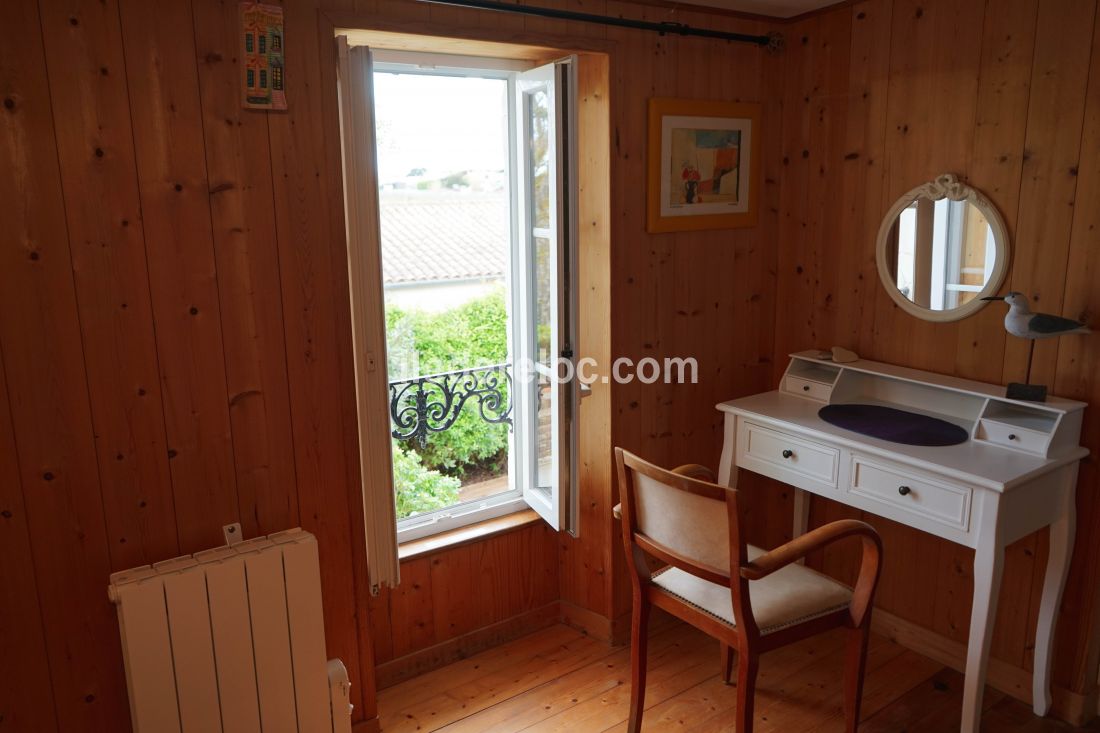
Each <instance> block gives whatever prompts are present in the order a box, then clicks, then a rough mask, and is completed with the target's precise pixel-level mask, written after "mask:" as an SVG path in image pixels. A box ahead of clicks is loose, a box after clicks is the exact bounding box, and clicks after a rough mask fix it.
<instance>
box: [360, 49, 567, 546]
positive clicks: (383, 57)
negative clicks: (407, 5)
mask: <svg viewBox="0 0 1100 733" xmlns="http://www.w3.org/2000/svg"><path fill="white" fill-rule="evenodd" d="M372 56H373V60H374V72H375V73H401V74H417V75H425V76H452V77H464V78H491V79H502V80H505V81H507V83H508V101H507V105H508V114H509V120H508V127H509V130H510V132H509V134H508V192H509V212H510V215H511V226H510V229H511V245H510V246H511V256H510V258H509V259H510V262H511V263H512V264H511V267H510V268H508V271H507V273H506V276H505V277H506V285H507V289H508V292H509V294H510V297H509V298H508V329H509V339H508V342H509V354H508V361H509V362H510V363H511V364H512V365H513V366H512V373H513V382H512V395H511V398H512V404H513V413H512V414H513V429H512V430H510V431H509V440H508V464H509V465H508V476H509V488H508V490H507V491H506V492H501V493H500V494H496V495H494V496H491V497H486V498H482V499H474V500H471V501H467V502H463V503H459V504H454V505H452V506H449V507H445V508H443V509H438V510H436V511H433V512H428V513H425V514H421V515H416V516H413V517H409V518H406V519H401V520H398V522H397V541H398V543H402V542H409V541H412V540H416V539H422V538H424V537H429V536H432V535H435V534H439V533H442V532H446V531H449V530H454V529H459V528H461V527H465V526H467V525H470V524H474V523H476V522H481V521H485V520H488V519H493V518H496V517H499V516H503V515H505V514H510V513H513V512H516V511H521V510H523V509H525V508H527V507H529V506H532V504H531V502H530V501H528V500H525V498H524V493H525V491H524V489H525V486H526V484H527V483H528V482H530V481H531V480H532V479H531V477H530V474H531V468H530V463H529V461H530V455H529V451H528V450H526V446H524V445H520V443H526V442H527V438H528V435H527V430H526V427H525V426H526V422H525V421H526V418H527V417H528V414H529V413H528V410H529V409H530V407H529V403H528V401H527V400H525V399H523V398H522V396H521V395H520V390H521V388H522V387H524V386H525V385H521V384H520V381H519V380H518V379H516V378H515V376H516V364H517V358H518V357H522V356H523V355H525V354H527V353H528V351H527V349H525V348H522V347H521V348H518V349H517V346H518V345H519V344H520V341H521V339H523V338H527V335H526V329H525V327H524V326H523V324H522V323H521V322H520V321H519V320H518V319H517V317H516V314H517V313H518V312H523V308H524V305H523V298H524V297H525V296H526V293H527V289H526V288H525V287H523V286H518V287H517V278H521V277H522V276H524V275H525V274H530V271H529V269H528V268H527V267H525V265H524V264H523V262H522V261H521V260H522V259H523V258H525V256H526V255H525V252H526V248H527V245H526V242H527V237H526V236H525V235H524V233H523V232H521V231H520V222H521V221H522V219H523V217H522V215H521V211H522V209H523V207H524V206H525V205H526V204H525V202H524V201H521V200H520V197H519V195H517V193H518V189H519V185H518V181H517V168H518V164H519V163H518V161H519V158H518V152H517V146H518V144H519V142H518V136H517V135H516V134H514V133H515V131H516V130H517V129H519V128H521V127H522V126H523V120H521V119H519V117H518V112H517V77H518V75H519V73H520V72H522V71H523V70H526V69H530V68H531V67H532V66H533V64H531V63H530V62H526V61H512V60H502V59H488V58H480V57H470V56H455V55H442V54H428V53H419V52H406V51H386V50H377V49H375V50H372ZM570 93H571V94H573V95H574V96H575V91H574V89H573V88H571V89H570ZM573 129H575V126H574V128H573ZM566 153H567V154H568V155H570V156H572V157H571V160H573V161H575V160H576V156H575V150H574V149H573V146H572V144H571V146H570V150H569V151H566ZM570 168H571V170H572V171H573V175H574V176H575V165H571V166H570ZM568 197H569V199H570V202H569V204H570V205H569V208H568V210H569V211H570V212H573V211H575V206H576V203H575V202H576V185H575V183H573V184H571V185H570V186H569V191H568ZM559 212H560V206H559ZM574 221H575V216H571V217H570V222H569V223H562V224H561V226H570V227H571V231H570V232H569V235H568V236H569V241H570V242H571V250H570V251H569V252H568V257H569V259H570V263H571V265H572V269H571V271H572V278H571V279H572V283H571V288H570V292H569V293H566V294H565V297H566V298H567V299H568V300H569V306H568V307H569V308H570V311H569V312H570V314H571V320H570V325H571V328H570V330H569V334H568V336H567V338H568V339H569V343H570V344H575V343H576V338H575V324H576V316H575V314H576V301H577V289H576V275H575V270H576V260H577V258H576V245H575V242H576V237H575V231H572V228H574V227H575V225H574V223H573V222H574ZM573 348H574V349H575V346H574V347H573ZM572 402H573V404H572V405H571V407H570V409H569V413H568V414H569V423H568V430H569V433H568V435H569V440H570V445H571V460H570V473H571V476H570V478H569V481H568V484H569V488H572V487H573V486H575V483H576V479H575V476H576V432H577V426H576V404H575V403H576V397H575V395H574V397H573V398H572ZM527 493H528V494H529V493H530V491H529V490H528V492H527ZM565 496H567V497H569V499H568V501H569V502H570V506H569V507H568V508H567V509H563V510H560V514H561V516H563V517H569V518H575V517H576V515H577V512H576V509H575V504H576V491H575V490H571V491H568V492H567V493H565ZM532 508H535V509H536V511H540V509H541V507H532ZM540 514H542V515H543V516H544V517H545V516H546V515H545V513H544V511H540ZM548 521H549V518H548ZM551 524H552V525H553V526H555V528H556V527H557V526H558V523H556V522H551ZM561 524H562V526H561V528H562V529H569V530H570V531H571V532H573V533H574V534H575V533H576V528H575V525H573V524H571V523H570V522H562V523H561Z"/></svg>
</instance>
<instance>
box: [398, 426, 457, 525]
mask: <svg viewBox="0 0 1100 733" xmlns="http://www.w3.org/2000/svg"><path fill="white" fill-rule="evenodd" d="M393 479H394V487H395V488H396V495H397V518H398V519H405V518H406V517H410V516H412V515H414V514H423V513H425V512H430V511H433V510H435V509H442V508H443V507H445V506H450V505H451V504H455V503H457V502H458V489H459V485H460V484H461V482H460V481H459V480H458V479H457V478H454V477H452V476H444V475H443V474H441V473H440V472H439V471H433V470H431V469H430V468H427V467H425V466H423V465H421V463H420V456H418V455H417V454H416V453H414V452H412V451H406V450H404V449H402V448H401V446H400V445H399V444H398V443H397V441H394V446H393Z"/></svg>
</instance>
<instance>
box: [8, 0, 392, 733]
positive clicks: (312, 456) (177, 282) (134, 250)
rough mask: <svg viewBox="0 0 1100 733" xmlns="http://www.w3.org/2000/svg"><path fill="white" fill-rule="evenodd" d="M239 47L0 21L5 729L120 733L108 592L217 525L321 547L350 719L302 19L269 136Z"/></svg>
mask: <svg viewBox="0 0 1100 733" xmlns="http://www.w3.org/2000/svg"><path fill="white" fill-rule="evenodd" d="M237 24H238V21H237V3H236V2H230V1H228V0H227V1H225V2H221V1H220V0H194V2H189V1H187V0H174V1H173V2H164V3H147V2H144V0H119V1H117V2H116V1H115V0H105V1H103V2H100V0H43V2H41V3H36V2H33V1H30V0H18V1H14V2H4V3H0V99H2V105H3V106H2V108H0V170H3V171H4V173H3V175H0V221H2V222H3V227H2V233H0V258H2V260H0V351H2V355H0V359H2V364H3V368H2V370H0V382H2V383H3V385H4V390H3V397H0V472H2V475H0V548H2V549H0V558H2V559H0V569H2V582H0V588H2V590H0V619H2V620H0V657H2V658H3V659H5V660H6V662H5V664H4V667H5V670H4V672H3V674H2V675H0V721H2V722H0V729H3V730H9V729H10V730H16V731H29V730H33V731H43V732H45V731H54V730H64V731H118V730H125V729H126V726H127V722H126V721H128V719H129V711H128V707H127V702H126V683H125V679H124V677H123V670H122V663H121V658H120V653H119V641H118V632H117V622H116V619H115V613H114V610H113V607H112V606H111V605H110V604H109V603H108V602H107V596H106V586H107V579H108V575H109V573H110V572H111V571H114V570H121V569H123V568H127V567H131V566H134V565H137V564H142V563H148V562H151V561H156V560H162V559H165V558H168V557H172V556H175V555H177V554H180V553H189V552H194V551H196V550H201V549H204V548H207V547H211V546H214V545H217V544H220V543H221V542H222V539H221V530H220V528H221V526H222V525H224V524H227V523H230V522H234V521H240V522H241V523H242V525H243V527H244V531H245V534H246V535H247V536H254V535H256V534H261V533H268V532H272V531H276V530H281V529H285V528H287V527H292V526H296V525H301V526H303V527H305V528H307V529H309V530H311V531H313V532H314V533H316V534H317V536H318V539H319V542H320V552H321V565H322V585H323V591H324V602H325V603H324V606H325V623H326V632H327V637H328V647H329V652H330V654H332V655H333V656H339V657H341V658H342V659H343V660H344V662H345V663H346V664H347V666H348V669H349V671H350V673H351V676H352V679H353V680H355V682H356V685H357V686H356V687H355V688H354V691H353V697H354V700H355V703H356V705H357V709H359V711H360V712H359V715H360V716H362V715H363V714H365V713H366V712H367V711H368V710H370V709H371V707H372V706H373V702H372V701H371V700H367V701H363V700H362V695H361V692H362V690H363V689H366V688H367V687H369V685H370V683H371V678H372V673H373V663H372V662H371V661H370V659H371V658H370V654H369V638H366V637H365V636H361V634H360V631H361V630H362V629H365V628H366V626H365V624H366V620H367V619H366V615H365V598H366V584H365V575H364V572H363V571H364V570H365V561H364V559H363V553H362V551H361V549H360V548H362V547H363V539H362V522H361V521H360V520H359V519H357V518H358V517H361V516H362V507H361V500H360V493H359V491H358V464H357V443H356V441H357V438H356V432H355V431H356V427H355V413H354V409H355V401H354V387H353V384H352V381H351V380H352V375H353V372H352V369H351V361H350V354H351V343H350V328H349V324H348V317H349V316H348V313H349V311H348V303H347V297H348V295H347V271H346V265H345V260H346V257H345V254H344V251H345V245H344V238H343V221H342V215H341V210H340V195H341V194H340V183H339V177H338V176H339V168H338V166H334V165H333V158H332V156H331V153H332V149H331V148H329V147H327V145H328V143H327V141H329V140H332V139H333V138H334V137H335V134H334V133H333V132H331V130H333V129H334V128H332V127H331V126H330V125H328V122H329V121H330V120H328V119H327V118H325V117H324V115H323V109H324V105H323V104H322V101H323V97H322V94H321V84H320V79H321V72H320V62H321V54H320V48H319V45H318V44H319V41H318V39H317V38H316V34H315V33H313V32H312V29H313V28H315V27H316V12H315V8H313V7H312V6H311V5H310V4H309V3H307V2H301V3H292V4H289V5H288V6H287V24H288V28H289V34H290V35H289V36H288V37H293V38H294V39H295V40H294V44H295V45H294V49H295V50H294V53H288V55H287V64H288V67H287V77H288V80H289V81H288V85H289V95H290V98H291V99H292V100H293V101H292V103H291V109H290V111H289V112H288V113H286V114H265V113H262V112H248V111H243V110H242V109H241V108H240V102H239V97H238V89H239V82H238V74H239V71H238V66H237V64H236V63H235V56H236V48H237V46H236V44H237V41H238V38H237V36H238V33H237ZM337 160H338V159H337ZM380 409H382V408H381V407H380ZM361 655H362V656H361ZM14 660H20V661H19V667H20V669H19V673H18V674H15V673H14V668H13V667H12V666H11V665H12V663H13V662H14Z"/></svg>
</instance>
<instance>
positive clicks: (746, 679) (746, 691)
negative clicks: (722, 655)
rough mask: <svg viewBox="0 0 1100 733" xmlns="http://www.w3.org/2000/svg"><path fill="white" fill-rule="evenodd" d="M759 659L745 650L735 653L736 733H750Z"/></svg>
mask: <svg viewBox="0 0 1100 733" xmlns="http://www.w3.org/2000/svg"><path fill="white" fill-rule="evenodd" d="M759 666H760V661H759V658H758V657H757V656H756V655H755V654H752V653H751V652H749V651H748V650H746V649H741V650H740V651H738V653H737V733H752V706H753V702H754V701H755V699H756V672H757V670H758V669H759Z"/></svg>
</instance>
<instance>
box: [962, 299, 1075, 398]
mask: <svg viewBox="0 0 1100 733" xmlns="http://www.w3.org/2000/svg"><path fill="white" fill-rule="evenodd" d="M982 300H1003V301H1004V302H1006V303H1008V306H1009V308H1008V313H1007V314H1005V330H1006V331H1008V332H1009V333H1010V334H1012V335H1013V336H1019V337H1020V338H1022V339H1028V340H1029V341H1031V348H1030V349H1029V350H1028V353H1027V376H1026V377H1024V383H1023V384H1015V383H1013V384H1009V385H1008V392H1007V395H1006V396H1007V397H1009V398H1014V399H1022V400H1031V401H1035V402H1043V401H1045V400H1046V393H1047V388H1046V387H1043V386H1041V385H1033V384H1031V383H1030V382H1031V361H1032V358H1033V357H1034V356H1035V341H1036V340H1037V339H1048V338H1054V337H1055V336H1065V335H1067V334H1071V333H1092V330H1091V329H1090V328H1089V327H1088V326H1086V325H1085V324H1084V323H1081V322H1080V321H1075V320H1073V319H1071V318H1062V317H1061V316H1053V315H1051V314H1049V313H1032V312H1031V305H1030V304H1029V303H1028V300H1027V296H1026V295H1024V294H1023V293H1019V292H1016V291H1015V290H1014V291H1012V292H1010V293H1006V294H1005V295H991V296H989V297H987V298H982Z"/></svg>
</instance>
